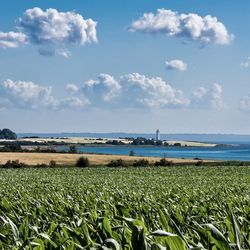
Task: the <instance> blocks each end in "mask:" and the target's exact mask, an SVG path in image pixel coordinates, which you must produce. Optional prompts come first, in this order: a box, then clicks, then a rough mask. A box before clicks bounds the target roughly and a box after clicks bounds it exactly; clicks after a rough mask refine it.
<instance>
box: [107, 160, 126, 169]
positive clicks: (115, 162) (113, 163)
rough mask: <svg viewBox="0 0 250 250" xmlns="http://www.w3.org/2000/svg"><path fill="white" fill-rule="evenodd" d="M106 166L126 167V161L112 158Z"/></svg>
mask: <svg viewBox="0 0 250 250" xmlns="http://www.w3.org/2000/svg"><path fill="white" fill-rule="evenodd" d="M107 167H111V168H120V167H127V163H126V161H124V160H122V159H117V160H112V161H110V162H109V163H108V164H107Z"/></svg>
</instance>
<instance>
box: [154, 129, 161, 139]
mask: <svg viewBox="0 0 250 250" xmlns="http://www.w3.org/2000/svg"><path fill="white" fill-rule="evenodd" d="M155 139H156V141H160V130H159V129H157V130H156V135H155Z"/></svg>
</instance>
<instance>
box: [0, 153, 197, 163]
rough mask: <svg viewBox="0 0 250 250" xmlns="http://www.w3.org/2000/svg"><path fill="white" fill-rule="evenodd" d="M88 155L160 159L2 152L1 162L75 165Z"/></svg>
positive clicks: (104, 159) (106, 159)
mask: <svg viewBox="0 0 250 250" xmlns="http://www.w3.org/2000/svg"><path fill="white" fill-rule="evenodd" d="M81 156H83V157H87V158H88V159H89V161H90V164H91V165H106V164H107V163H109V162H110V161H111V160H117V159H123V160H125V161H135V160H138V159H147V160H148V161H149V162H155V161H158V160H159V159H160V158H158V157H138V156H124V155H95V154H60V153H0V164H4V163H6V162H7V161H8V160H11V161H13V160H19V161H20V162H24V163H26V164H28V165H37V164H42V163H44V164H49V162H50V161H51V160H54V161H56V163H57V165H74V164H75V162H76V161H77V159H78V158H79V157H81ZM169 160H171V161H173V162H174V163H192V162H194V163H195V162H197V160H192V159H172V158H171V159H169Z"/></svg>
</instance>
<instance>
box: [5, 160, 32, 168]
mask: <svg viewBox="0 0 250 250" xmlns="http://www.w3.org/2000/svg"><path fill="white" fill-rule="evenodd" d="M27 166H28V165H27V164H25V163H23V162H20V161H19V160H16V161H7V162H6V163H5V164H4V165H3V166H2V167H3V168H25V167H27Z"/></svg>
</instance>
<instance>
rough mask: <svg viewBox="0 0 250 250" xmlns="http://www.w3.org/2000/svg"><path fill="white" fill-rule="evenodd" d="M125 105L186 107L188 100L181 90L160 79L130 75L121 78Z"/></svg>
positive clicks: (135, 74) (136, 74)
mask: <svg viewBox="0 0 250 250" xmlns="http://www.w3.org/2000/svg"><path fill="white" fill-rule="evenodd" d="M121 85H122V87H123V90H122V93H123V98H124V99H125V102H126V105H130V106H138V105H139V106H141V105H142V106H146V107H151V108H154V107H186V106H188V105H189V100H188V99H187V98H186V97H185V96H184V93H183V92H182V91H181V90H177V89H175V88H173V87H172V86H171V85H169V84H168V83H166V82H165V81H164V80H163V79H162V78H160V77H152V78H150V77H147V76H145V75H141V74H139V73H132V74H128V75H125V76H122V77H121Z"/></svg>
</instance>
